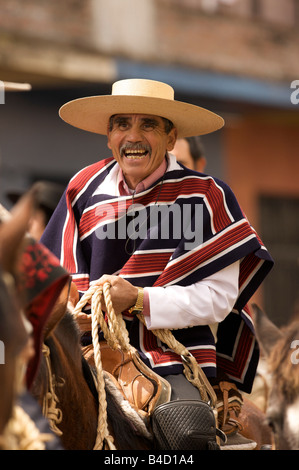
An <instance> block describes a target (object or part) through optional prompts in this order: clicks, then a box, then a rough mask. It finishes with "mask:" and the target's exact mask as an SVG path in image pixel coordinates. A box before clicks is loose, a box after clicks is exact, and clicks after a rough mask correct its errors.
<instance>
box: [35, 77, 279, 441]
mask: <svg viewBox="0 0 299 470" xmlns="http://www.w3.org/2000/svg"><path fill="white" fill-rule="evenodd" d="M60 116H61V118H62V119H63V120H65V121H66V122H67V123H69V124H71V125H73V126H75V127H78V128H80V129H83V130H86V131H90V132H94V133H99V134H105V135H107V138H108V147H109V148H110V149H111V152H112V158H108V159H105V160H101V161H99V162H97V163H95V164H92V165H90V166H88V167H87V168H84V169H83V170H81V171H79V172H78V173H77V174H76V175H75V176H74V177H73V178H72V179H71V181H70V183H69V185H68V187H67V190H66V192H65V195H64V196H63V197H62V199H61V201H60V203H59V204H58V207H57V209H56V211H55V213H54V215H53V217H52V219H51V221H50V223H49V225H48V226H47V228H46V230H45V232H44V235H43V237H42V242H43V243H44V244H45V245H46V246H48V248H50V250H52V251H53V252H54V254H55V255H56V256H58V258H59V259H60V262H61V264H62V265H63V266H64V267H65V268H66V269H67V270H68V271H69V272H70V273H71V275H72V278H73V282H74V283H75V284H76V286H77V288H78V291H79V293H80V295H82V294H83V293H84V292H86V291H87V290H88V289H89V287H90V285H91V284H95V283H97V284H103V283H104V282H105V281H109V282H110V284H111V289H110V292H111V298H112V303H113V305H114V308H115V310H116V311H117V312H119V313H120V312H121V313H122V315H123V317H124V319H125V321H126V324H127V327H128V331H129V336H130V341H131V344H132V345H133V346H134V347H135V348H136V349H137V350H138V352H139V354H140V356H141V358H142V359H143V361H144V362H145V363H146V364H147V365H148V366H149V367H150V368H152V369H153V370H154V371H155V372H156V373H158V374H159V375H161V376H163V377H164V378H166V379H167V380H168V381H169V383H170V384H171V386H172V396H171V400H177V399H182V398H190V399H200V395H199V393H198V390H197V389H196V388H195V387H193V385H191V384H190V383H189V382H188V381H187V380H186V379H185V377H184V375H183V365H182V359H181V357H180V356H178V355H177V354H176V353H174V352H173V351H172V350H170V349H169V348H167V347H166V346H165V345H163V343H161V342H160V341H159V340H157V338H156V337H155V335H154V334H153V333H152V331H151V330H154V329H160V328H166V329H171V330H173V332H174V334H175V336H176V338H177V339H178V340H179V341H180V342H181V343H183V344H184V345H185V346H186V347H187V348H188V349H189V351H190V352H191V353H192V355H193V356H194V357H195V358H196V360H197V362H198V364H199V365H200V366H201V368H202V370H203V371H204V372H205V374H206V376H207V377H208V378H209V379H210V381H211V382H214V381H215V380H216V377H217V375H220V374H222V375H223V376H225V378H226V380H228V381H230V382H231V383H233V384H235V386H236V387H237V388H238V389H239V390H243V391H246V392H250V390H251V386H252V382H253V379H254V376H255V370H256V366H257V362H258V357H259V352H258V345H257V342H256V339H255V336H254V329H253V323H252V320H251V316H250V312H249V309H248V307H247V302H248V300H249V299H250V297H251V296H252V295H253V293H254V292H255V290H256V289H257V288H258V287H259V285H260V284H261V282H262V281H263V279H264V278H265V276H266V275H267V274H268V272H269V270H270V269H271V267H272V263H273V262H272V258H271V256H270V255H269V254H268V252H267V250H266V248H265V247H264V246H263V244H262V242H261V240H260V239H259V237H258V236H257V234H256V232H255V231H254V230H253V228H252V227H251V226H250V224H249V223H248V221H247V219H246V217H245V216H244V214H243V212H242V210H241V209H240V207H239V205H238V203H237V201H236V198H235V196H234V195H233V193H232V191H231V190H230V188H229V187H228V186H227V185H226V184H224V183H223V182H222V181H219V180H217V179H215V178H212V177H211V176H208V175H202V174H199V173H197V172H195V171H193V170H190V169H187V168H186V167H184V166H183V165H181V164H179V163H178V162H177V161H176V158H175V157H174V155H172V154H171V151H172V149H173V147H174V145H175V142H176V139H177V138H178V137H188V136H195V135H203V134H207V133H210V132H213V131H216V130H218V129H220V128H221V127H222V126H223V124H224V121H223V119H222V118H221V117H220V116H218V115H216V114H214V113H212V112H210V111H208V110H206V109H203V108H200V107H198V106H194V105H191V104H188V103H183V102H179V101H176V100H175V99H174V90H173V88H172V87H170V86H169V85H167V84H165V83H161V82H156V81H152V80H141V79H133V80H121V81H119V82H116V83H114V85H113V87H112V94H111V95H108V96H93V97H87V98H82V99H78V100H74V101H71V102H69V103H66V104H65V105H64V106H63V107H62V108H61V109H60ZM163 209H164V211H163ZM159 211H160V212H159ZM157 214H158V216H157ZM156 216H157V217H156ZM166 229H167V230H166ZM165 234H166V235H165ZM140 312H142V313H143V315H144V318H145V321H146V326H144V325H143V324H141V323H140V321H139V320H138V318H137V317H136V313H140ZM78 321H79V324H80V327H81V329H82V330H84V331H85V332H86V333H85V334H84V336H83V341H84V344H88V342H90V341H91V339H90V334H89V333H88V332H90V329H91V321H90V316H89V315H88V314H86V313H83V312H82V314H80V315H79V317H78ZM174 432H175V430H174ZM232 436H233V441H231V442H232V446H231V448H252V443H251V442H248V441H242V440H238V439H237V440H236V439H235V440H234V438H235V436H236V433H234V434H232ZM239 437H240V436H239ZM241 437H242V436H241Z"/></svg>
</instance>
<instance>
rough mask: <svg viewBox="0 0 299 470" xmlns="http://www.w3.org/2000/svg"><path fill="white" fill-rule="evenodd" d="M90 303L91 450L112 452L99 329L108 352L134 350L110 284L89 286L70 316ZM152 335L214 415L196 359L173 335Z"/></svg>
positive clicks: (209, 388) (213, 402) (158, 332)
mask: <svg viewBox="0 0 299 470" xmlns="http://www.w3.org/2000/svg"><path fill="white" fill-rule="evenodd" d="M102 295H103V296H104V299H105V303H106V307H107V322H106V320H105V317H104V315H103V312H102V308H101V297H102ZM87 303H90V304H91V316H92V341H93V346H94V359H95V366H96V370H97V381H96V384H97V391H98V399H99V414H98V430H97V439H96V444H95V446H94V450H96V449H102V448H103V446H105V447H106V446H107V447H108V449H110V450H113V449H115V447H114V443H113V438H112V436H111V435H110V434H109V431H108V425H107V402H106V392H105V380H104V372H103V368H102V362H101V351H100V341H99V334H98V330H99V326H100V328H101V330H102V332H103V334H104V337H105V339H106V341H107V343H108V345H109V346H110V347H111V348H112V349H119V348H120V349H121V350H123V351H124V352H130V353H132V354H135V353H136V352H137V351H136V349H135V348H134V347H132V346H131V344H130V340H129V334H128V331H127V328H126V324H125V321H124V319H123V317H122V315H116V314H115V311H114V308H113V305H112V301H111V295H110V283H109V282H106V283H104V285H103V286H92V287H90V288H89V290H88V291H87V292H86V293H85V294H84V295H83V296H82V297H81V299H80V301H79V302H78V303H77V305H76V307H75V309H74V311H73V315H74V316H75V317H76V315H78V314H79V313H80V312H81V310H82V309H83V308H84V306H85V305H86V304H87ZM137 317H138V319H139V320H140V321H141V322H142V323H143V324H145V320H144V316H143V315H141V314H139V315H137ZM151 331H152V333H153V334H154V335H155V336H156V337H157V338H159V339H160V340H161V341H162V342H163V343H165V344H166V345H167V346H168V347H169V348H170V349H172V350H173V351H174V352H175V353H177V354H178V355H179V356H181V358H182V362H183V366H184V374H185V376H186V378H187V379H188V380H189V382H191V383H192V384H193V385H194V386H195V387H196V388H198V390H199V392H200V395H201V398H202V400H203V401H206V402H209V404H210V405H211V407H212V409H213V412H214V413H215V414H216V415H217V412H216V400H217V397H216V394H215V391H214V389H213V387H212V386H211V384H210V382H209V381H208V379H207V377H206V375H205V373H204V372H203V370H202V369H201V367H200V366H199V365H198V363H197V361H196V359H195V358H194V357H193V356H192V354H191V353H190V351H188V350H187V348H186V347H185V346H184V345H182V344H181V343H180V342H179V341H177V340H176V338H175V337H174V336H173V334H172V333H171V331H170V330H166V329H161V330H151Z"/></svg>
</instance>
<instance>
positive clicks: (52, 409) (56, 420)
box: [42, 344, 63, 436]
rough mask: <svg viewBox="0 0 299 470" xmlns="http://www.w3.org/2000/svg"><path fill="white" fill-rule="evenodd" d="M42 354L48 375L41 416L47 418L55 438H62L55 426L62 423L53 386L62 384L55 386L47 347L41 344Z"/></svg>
mask: <svg viewBox="0 0 299 470" xmlns="http://www.w3.org/2000/svg"><path fill="white" fill-rule="evenodd" d="M42 352H43V355H44V358H45V361H46V367H47V374H48V391H47V393H46V394H45V396H44V398H43V406H42V412H43V415H44V416H45V417H46V418H48V421H49V424H50V428H51V429H52V431H53V432H54V433H55V434H56V435H57V436H62V432H61V431H60V429H59V428H58V427H57V424H60V423H61V421H62V411H61V409H60V408H58V407H57V403H58V402H59V399H58V397H57V395H56V393H55V386H56V385H63V383H62V384H57V382H56V380H55V375H54V374H52V368H51V359H50V349H49V347H48V346H46V345H45V344H43V346H42Z"/></svg>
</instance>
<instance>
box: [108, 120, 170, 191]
mask: <svg viewBox="0 0 299 470" xmlns="http://www.w3.org/2000/svg"><path fill="white" fill-rule="evenodd" d="M112 119H113V121H112V129H110V130H108V147H109V148H110V149H111V150H112V153H113V156H114V158H115V160H116V161H117V162H118V164H119V165H120V167H121V169H122V171H123V174H124V177H125V179H126V182H127V184H128V186H129V187H130V188H131V189H135V188H136V186H137V184H138V183H139V182H140V181H142V180H143V179H144V178H146V177H147V176H149V175H150V174H152V173H153V171H155V170H156V169H157V168H158V167H159V166H160V164H161V163H162V161H163V158H164V157H165V154H166V151H171V150H172V149H173V146H174V144H175V141H176V135H177V132H176V129H175V128H173V129H172V130H171V131H170V132H169V133H168V134H167V133H166V131H165V123H164V121H163V119H162V118H161V117H158V116H151V115H147V114H145V115H143V114H118V115H115V116H114V117H113V118H112Z"/></svg>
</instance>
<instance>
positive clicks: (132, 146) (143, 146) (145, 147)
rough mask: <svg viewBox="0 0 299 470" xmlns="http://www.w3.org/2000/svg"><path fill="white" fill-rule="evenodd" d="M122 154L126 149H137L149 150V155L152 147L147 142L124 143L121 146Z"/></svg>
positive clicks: (141, 150)
mask: <svg viewBox="0 0 299 470" xmlns="http://www.w3.org/2000/svg"><path fill="white" fill-rule="evenodd" d="M119 150H120V154H121V155H123V154H124V153H125V152H126V151H128V150H137V151H140V152H148V153H149V155H151V152H152V149H151V147H150V146H149V145H147V144H130V143H127V144H124V145H122V146H121V147H120V149H119Z"/></svg>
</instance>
